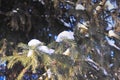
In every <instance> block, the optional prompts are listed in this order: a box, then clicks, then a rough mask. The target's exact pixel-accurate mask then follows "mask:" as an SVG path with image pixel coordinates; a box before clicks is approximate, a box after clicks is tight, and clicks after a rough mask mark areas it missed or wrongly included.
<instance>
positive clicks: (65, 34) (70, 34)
mask: <svg viewBox="0 0 120 80" xmlns="http://www.w3.org/2000/svg"><path fill="white" fill-rule="evenodd" d="M64 39H72V40H74V33H73V32H72V31H63V32H61V33H59V34H58V37H57V39H56V42H61V41H63V40H64Z"/></svg>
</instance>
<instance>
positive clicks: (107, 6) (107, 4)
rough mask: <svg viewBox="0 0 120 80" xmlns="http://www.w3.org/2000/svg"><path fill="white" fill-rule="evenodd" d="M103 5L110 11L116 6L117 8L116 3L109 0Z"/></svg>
mask: <svg viewBox="0 0 120 80" xmlns="http://www.w3.org/2000/svg"><path fill="white" fill-rule="evenodd" d="M105 6H106V9H107V10H108V11H112V10H113V9H116V8H117V5H116V3H115V2H114V4H112V3H111V2H110V0H107V1H106V3H105Z"/></svg>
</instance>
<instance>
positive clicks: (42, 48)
mask: <svg viewBox="0 0 120 80" xmlns="http://www.w3.org/2000/svg"><path fill="white" fill-rule="evenodd" d="M37 49H38V50H39V51H41V52H44V53H47V54H50V55H51V54H53V53H54V51H55V50H54V49H50V48H48V47H47V46H39V47H38V48H37Z"/></svg>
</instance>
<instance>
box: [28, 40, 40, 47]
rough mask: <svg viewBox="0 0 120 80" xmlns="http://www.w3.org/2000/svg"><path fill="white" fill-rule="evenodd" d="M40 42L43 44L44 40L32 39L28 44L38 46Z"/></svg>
mask: <svg viewBox="0 0 120 80" xmlns="http://www.w3.org/2000/svg"><path fill="white" fill-rule="evenodd" d="M40 44H42V42H41V41H39V40H37V39H32V40H30V41H29V42H28V46H38V45H40Z"/></svg>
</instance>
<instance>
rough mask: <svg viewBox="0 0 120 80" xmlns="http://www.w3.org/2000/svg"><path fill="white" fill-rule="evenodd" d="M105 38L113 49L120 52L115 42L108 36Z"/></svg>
mask: <svg viewBox="0 0 120 80" xmlns="http://www.w3.org/2000/svg"><path fill="white" fill-rule="evenodd" d="M105 38H106V40H107V42H108V44H109V45H110V46H112V47H114V48H116V49H118V50H120V48H119V47H118V46H117V45H116V44H115V40H113V39H109V38H108V37H107V36H106V37H105Z"/></svg>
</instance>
